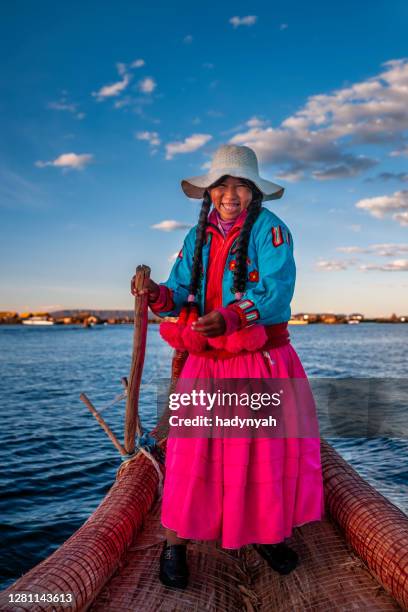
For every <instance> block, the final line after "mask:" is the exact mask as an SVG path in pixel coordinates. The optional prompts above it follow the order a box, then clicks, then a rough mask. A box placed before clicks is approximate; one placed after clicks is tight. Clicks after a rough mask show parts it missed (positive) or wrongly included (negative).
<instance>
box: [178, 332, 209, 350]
mask: <svg viewBox="0 0 408 612" xmlns="http://www.w3.org/2000/svg"><path fill="white" fill-rule="evenodd" d="M182 339H183V343H184V346H185V348H186V349H187V350H188V351H189V352H190V353H201V352H202V351H205V350H206V349H207V348H208V342H207V338H206V337H205V336H203V334H200V332H196V331H193V330H192V329H191V327H190V326H187V327H186V328H185V329H184V330H183V333H182Z"/></svg>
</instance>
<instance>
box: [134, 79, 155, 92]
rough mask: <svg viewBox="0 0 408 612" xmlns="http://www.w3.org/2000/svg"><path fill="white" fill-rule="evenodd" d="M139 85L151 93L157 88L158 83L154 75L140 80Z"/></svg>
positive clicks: (144, 90) (141, 88) (142, 89)
mask: <svg viewBox="0 0 408 612" xmlns="http://www.w3.org/2000/svg"><path fill="white" fill-rule="evenodd" d="M138 87H139V89H140V91H141V92H143V93H145V94H149V93H152V92H153V91H154V90H155V89H156V87H157V83H156V81H155V80H154V79H153V78H152V77H146V78H145V79H142V80H141V81H139V84H138Z"/></svg>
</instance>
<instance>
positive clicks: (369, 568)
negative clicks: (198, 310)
mask: <svg viewBox="0 0 408 612" xmlns="http://www.w3.org/2000/svg"><path fill="white" fill-rule="evenodd" d="M138 273H139V275H140V276H141V277H142V280H143V273H142V272H140V270H139V268H138ZM144 274H146V272H144ZM141 282H142V281H140V283H141ZM140 286H142V284H140ZM145 299H146V298H144V297H143V296H142V297H139V298H136V300H135V335H134V353H133V360H132V370H131V374H130V378H129V385H128V396H127V409H126V416H127V420H126V423H125V443H124V446H122V445H121V443H120V442H118V440H117V439H115V440H113V442H114V443H115V446H117V447H118V450H120V452H122V451H123V449H124V448H125V445H126V444H128V447H127V450H128V452H127V454H128V455H129V456H130V458H129V459H128V460H126V461H125V462H124V463H123V464H122V465H121V467H120V468H119V470H118V473H117V477H116V480H115V482H114V483H113V485H112V487H111V489H110V490H109V492H108V494H107V495H106V497H105V498H104V499H103V501H102V502H101V504H100V505H99V506H98V508H97V509H96V510H95V511H94V512H93V514H92V515H91V516H90V517H89V518H88V520H87V521H86V522H85V523H84V524H83V525H82V527H81V528H80V529H79V530H78V531H77V532H75V533H74V534H73V535H72V536H71V537H70V538H69V539H68V540H67V541H66V542H65V543H64V544H63V545H62V546H61V547H60V548H58V549H57V550H56V551H55V552H54V553H53V554H52V555H50V556H49V557H48V558H47V559H45V560H44V561H42V562H41V563H40V564H38V565H37V566H35V567H34V568H33V569H31V570H30V571H28V572H27V573H26V574H24V575H23V576H22V577H21V578H20V579H18V580H17V581H16V582H15V583H14V584H12V585H11V586H10V587H9V588H8V589H6V590H4V591H3V592H2V593H0V610H2V611H11V610H13V611H14V610H30V611H35V612H36V611H40V610H42V611H51V610H52V611H60V610H61V611H63V610H64V611H66V610H69V611H82V610H89V611H92V612H102V611H103V612H106V611H112V612H122V611H123V612H125V611H139V610H140V611H143V612H156V611H158V610H161V611H164V612H184V611H189V612H191V611H197V612H198V611H200V612H201V611H203V610H207V611H213V612H230V611H235V610H243V611H247V612H258V611H265V612H266V611H275V610H276V611H282V612H293V611H296V612H301V611H303V610H305V611H319V612H323V611H324V612H327V611H328V610H330V612H331V611H341V612H345V611H347V612H348V611H349V610H361V611H364V612H368V611H369V612H374V611H385V610H387V611H388V610H408V517H407V516H406V515H405V514H404V513H403V512H402V511H401V510H400V509H399V508H398V507H397V506H395V505H394V504H392V503H391V502H390V501H389V500H388V499H386V498H385V497H384V496H383V495H381V494H380V493H379V492H378V491H376V489H374V488H373V487H372V486H371V485H370V484H369V483H368V482H366V481H365V480H364V479H363V478H362V477H361V476H360V475H359V474H358V473H357V472H356V471H355V470H354V469H353V467H352V466H351V465H349V463H348V462H347V461H345V460H344V459H343V458H342V457H341V455H340V454H339V453H338V452H337V451H336V450H335V449H334V448H333V447H332V446H331V445H330V444H329V443H328V442H327V441H326V440H325V439H324V438H321V458H322V467H323V479H324V494H325V507H326V515H327V517H326V519H325V520H323V521H316V522H311V523H307V524H305V525H303V526H301V527H296V528H295V529H294V531H293V534H292V536H291V538H290V539H289V540H288V543H289V544H290V546H291V547H293V548H294V549H295V550H296V551H297V552H298V554H299V558H300V564H299V565H298V567H297V568H296V569H295V570H294V571H292V572H291V573H290V574H288V575H286V576H282V575H280V574H277V573H276V572H274V571H273V570H271V569H270V567H269V566H268V565H267V563H266V562H265V561H264V560H263V559H261V557H260V556H259V555H258V554H257V553H256V552H255V551H254V549H253V547H252V546H245V547H243V548H241V549H240V550H225V549H222V548H221V547H220V546H219V544H218V543H216V542H200V541H195V542H191V543H190V544H189V547H188V557H189V565H190V571H191V577H190V583H189V586H188V588H187V589H186V590H178V589H171V588H167V587H164V586H163V585H162V584H161V583H160V582H159V579H158V566H159V556H160V552H161V549H162V545H163V541H164V531H163V529H162V527H161V525H160V495H159V494H158V491H159V485H160V483H161V480H162V477H163V462H160V461H159V457H160V452H162V453H165V451H166V437H167V431H168V430H166V425H165V420H164V421H163V422H161V423H159V424H158V425H157V426H156V427H155V429H154V430H153V431H152V432H151V435H152V437H154V438H155V440H156V444H157V448H156V450H155V451H152V452H151V453H150V452H148V451H147V450H146V448H144V447H143V446H140V448H139V449H137V445H136V449H135V452H132V453H130V451H129V449H130V450H131V447H132V444H131V442H130V446H129V440H131V439H132V435H133V434H132V430H136V431H137V430H138V428H139V425H138V421H137V410H136V411H135V410H134V409H135V406H136V407H137V401H138V385H139V384H140V377H141V367H142V363H143V357H144V350H145V340H146V326H147V304H146V303H145ZM184 359H185V355H183V354H181V353H179V352H176V353H175V355H174V358H173V364H172V382H171V386H172V387H173V385H174V384H175V383H176V381H177V378H178V376H179V374H180V371H181V368H182V365H183V363H184V361H183V360H184ZM87 401H88V402H89V403H90V404H91V402H90V401H89V400H87ZM88 407H89V408H90V410H91V412H92V410H94V411H95V412H97V411H96V409H95V408H94V407H93V406H92V404H91V406H88ZM132 407H133V412H132V410H131V409H132ZM95 416H97V418H98V417H99V418H98V420H99V422H100V424H101V425H102V426H103V427H104V429H105V431H107V433H108V435H110V434H112V432H110V430H109V427H108V426H107V424H106V423H105V422H104V421H103V419H102V417H101V416H100V415H95ZM163 423H164V424H163ZM139 429H140V428H139ZM112 435H113V434H112ZM136 439H137V438H136ZM121 449H122V451H121ZM125 452H126V450H125ZM122 454H123V453H122ZM68 594H70V595H69V596H68ZM62 596H64V597H62Z"/></svg>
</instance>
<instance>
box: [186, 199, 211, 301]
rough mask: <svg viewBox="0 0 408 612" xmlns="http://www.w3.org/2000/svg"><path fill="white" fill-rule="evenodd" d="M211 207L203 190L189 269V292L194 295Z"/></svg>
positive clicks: (198, 278)
mask: <svg viewBox="0 0 408 612" xmlns="http://www.w3.org/2000/svg"><path fill="white" fill-rule="evenodd" d="M210 208H211V196H210V194H209V192H208V191H205V192H204V199H203V203H202V205H201V210H200V216H199V217H198V225H197V233H196V240H195V246H194V257H193V266H192V270H191V280H190V287H189V292H190V294H191V295H196V294H197V290H198V283H199V281H200V273H201V254H202V251H203V244H204V238H205V230H206V227H207V219H208V213H209V212H210Z"/></svg>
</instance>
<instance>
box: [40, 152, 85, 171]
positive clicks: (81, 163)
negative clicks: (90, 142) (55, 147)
mask: <svg viewBox="0 0 408 612" xmlns="http://www.w3.org/2000/svg"><path fill="white" fill-rule="evenodd" d="M93 157H94V156H93V155H91V154H89V153H82V154H80V155H77V154H76V153H63V154H62V155H60V156H59V157H57V158H56V159H54V160H52V161H46V162H44V161H37V162H35V165H36V166H37V167H38V168H45V167H46V166H55V167H56V168H72V169H73V170H83V168H85V167H86V166H87V165H88V164H90V163H91V162H92V160H93Z"/></svg>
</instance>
